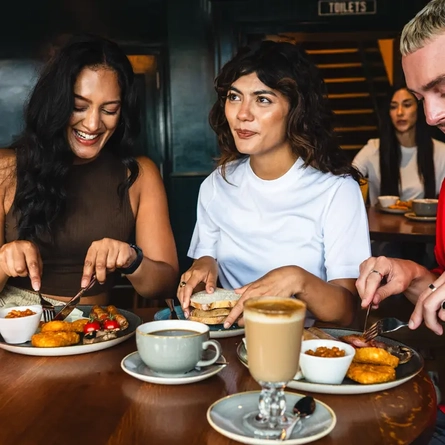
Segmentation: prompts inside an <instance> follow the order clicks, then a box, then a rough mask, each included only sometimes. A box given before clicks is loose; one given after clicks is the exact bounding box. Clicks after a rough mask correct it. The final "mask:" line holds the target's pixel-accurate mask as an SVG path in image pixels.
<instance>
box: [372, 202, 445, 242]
mask: <svg viewBox="0 0 445 445" xmlns="http://www.w3.org/2000/svg"><path fill="white" fill-rule="evenodd" d="M367 212H368V222H369V234H370V236H371V239H372V240H375V241H399V242H417V243H434V241H435V239H436V223H435V222H420V221H411V220H409V219H408V218H406V217H405V216H404V215H395V214H390V213H383V212H380V211H379V210H378V209H376V208H375V207H369V208H368V209H367Z"/></svg>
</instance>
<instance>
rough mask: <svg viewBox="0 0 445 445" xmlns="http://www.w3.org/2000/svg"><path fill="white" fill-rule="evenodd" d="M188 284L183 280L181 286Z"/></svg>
mask: <svg viewBox="0 0 445 445" xmlns="http://www.w3.org/2000/svg"><path fill="white" fill-rule="evenodd" d="M186 284H187V283H186V282H185V281H181V282H180V283H179V287H184V286H185V285H186Z"/></svg>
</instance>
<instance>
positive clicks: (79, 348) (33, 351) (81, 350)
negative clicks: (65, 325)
mask: <svg viewBox="0 0 445 445" xmlns="http://www.w3.org/2000/svg"><path fill="white" fill-rule="evenodd" d="M92 308H93V306H77V309H80V310H81V311H82V312H83V313H84V315H85V316H86V317H88V315H89V313H90V311H91V309H92ZM56 310H57V308H56ZM118 310H119V312H120V313H121V314H122V315H123V316H124V317H125V318H126V319H127V320H128V324H129V326H128V328H127V329H125V331H122V332H119V333H118V334H117V338H114V339H113V340H108V341H104V342H101V343H93V344H91V345H73V346H64V347H60V348H36V347H34V346H32V345H31V342H26V343H22V344H20V345H10V344H9V343H6V342H5V341H4V340H3V338H2V337H1V336H0V348H1V349H5V350H6V351H10V352H15V353H16V354H23V355H34V356H39V357H59V356H65V355H77V354H87V353H89V352H96V351H101V350H102V349H108V348H111V347H113V346H115V345H118V344H119V343H122V342H124V341H125V340H127V339H129V338H130V337H132V336H133V335H134V333H135V331H136V328H137V327H138V326H139V325H140V324H142V320H141V318H140V317H138V316H137V315H136V314H133V312H129V311H126V310H124V309H118Z"/></svg>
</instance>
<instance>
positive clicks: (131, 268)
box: [118, 244, 144, 275]
mask: <svg viewBox="0 0 445 445" xmlns="http://www.w3.org/2000/svg"><path fill="white" fill-rule="evenodd" d="M130 247H131V248H132V249H134V250H135V251H136V259H135V260H134V261H133V262H132V263H131V264H130V265H129V266H128V267H120V268H119V269H118V270H119V272H120V273H122V274H124V275H130V274H132V273H133V272H134V271H135V270H136V269H137V268H138V267H139V266H140V265H141V263H142V260H143V259H144V253H143V252H142V249H141V248H140V247H139V246H136V244H130Z"/></svg>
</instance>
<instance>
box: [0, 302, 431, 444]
mask: <svg viewBox="0 0 445 445" xmlns="http://www.w3.org/2000/svg"><path fill="white" fill-rule="evenodd" d="M154 310H155V309H152V314H153V312H154ZM147 311H148V310H147ZM152 314H151V316H152ZM147 319H148V318H147ZM150 319H151V318H150ZM240 341H241V337H235V338H229V339H222V340H221V344H222V346H223V351H224V355H225V357H226V358H227V359H228V360H229V362H230V364H229V365H228V366H227V367H226V368H225V369H224V370H223V371H221V372H220V373H219V374H218V375H217V376H214V377H212V378H210V379H207V380H204V381H202V382H199V383H195V384H190V385H182V386H163V385H153V384H149V383H144V382H141V381H139V380H136V379H134V378H132V377H131V376H129V375H127V374H126V373H124V372H123V371H122V370H121V368H120V362H121V360H122V358H123V357H125V356H126V355H127V354H129V353H131V352H133V351H134V350H136V346H135V341H134V339H130V340H128V341H126V342H124V343H122V344H120V345H118V346H116V347H114V348H110V349H107V350H104V351H100V352H96V353H90V354H85V355H78V356H69V357H30V356H24V355H18V354H14V353H10V352H6V351H4V350H1V351H0V362H1V364H2V365H1V371H0V419H1V427H0V444H2V445H3V444H4V445H10V444H11V445H12V444H14V445H56V444H57V445H77V444H85V445H158V444H162V445H176V444H178V445H230V444H235V443H237V442H234V441H232V440H230V439H228V438H226V437H224V436H222V435H220V434H219V433H217V432H216V431H214V430H213V429H212V428H211V427H210V425H209V424H208V422H207V420H206V412H207V408H208V407H209V406H210V405H211V404H212V403H213V402H214V401H216V400H218V399H219V398H221V397H224V396H226V395H228V394H233V393H237V392H241V391H249V390H258V389H259V386H258V384H257V383H256V382H255V381H254V380H253V379H252V378H251V377H250V374H249V371H248V369H246V368H245V367H244V366H243V365H242V364H241V363H240V362H239V360H238V359H237V356H236V351H235V349H236V346H237V344H238V343H239V342H240ZM315 397H317V398H318V399H320V400H322V401H323V402H325V403H327V404H328V405H330V406H331V407H332V408H333V409H334V411H335V412H336V414H337V417H338V422H337V426H336V427H335V429H334V430H333V431H332V432H331V434H330V435H329V436H327V437H325V438H323V439H321V440H319V441H317V442H316V444H317V445H336V444H338V445H375V444H380V445H386V444H397V445H404V444H411V443H416V444H427V443H428V441H429V439H430V437H431V434H432V428H433V425H434V422H435V413H436V400H435V393H434V389H433V386H432V384H431V382H430V380H429V379H428V377H427V376H426V374H425V373H424V372H421V373H420V374H419V375H418V376H416V377H415V378H413V379H412V380H410V381H409V382H407V383H405V384H404V385H401V386H399V387H397V388H394V389H391V390H388V391H384V392H379V393H374V394H369V395H366V394H363V395H353V396H335V395H327V394H315Z"/></svg>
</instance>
